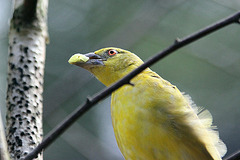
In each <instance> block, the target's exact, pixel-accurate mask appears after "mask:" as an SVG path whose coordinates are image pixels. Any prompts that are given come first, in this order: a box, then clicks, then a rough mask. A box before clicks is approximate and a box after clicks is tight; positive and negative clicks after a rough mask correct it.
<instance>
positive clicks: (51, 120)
mask: <svg viewBox="0 0 240 160" xmlns="http://www.w3.org/2000/svg"><path fill="white" fill-rule="evenodd" d="M12 3H13V1H6V0H0V6H1V7H0V8H1V9H0V105H1V112H2V114H3V115H5V97H6V96H5V95H6V75H7V44H8V27H9V24H8V21H9V20H10V18H11V15H12ZM239 9H240V1H239V0H228V1H226V0H201V1H199V0H148V1H145V0H131V1H122V0H68V1H65V0H50V2H49V19H48V25H49V35H50V44H49V45H48V46H47V56H46V68H45V91H44V132H45V134H46V133H48V132H49V131H50V130H51V129H52V128H53V127H54V126H55V125H57V124H58V123H59V122H60V121H61V120H62V119H63V118H64V117H66V116H67V115H68V114H69V113H70V112H72V111H73V110H74V109H75V108H76V107H77V106H78V105H79V104H81V103H83V102H84V101H85V99H86V97H87V96H88V95H93V94H94V93H96V92H98V91H99V90H101V89H102V88H104V86H103V85H102V84H101V83H100V82H98V80H96V79H95V78H94V77H93V76H92V75H91V74H90V73H88V72H87V71H85V70H83V69H81V68H77V67H76V66H71V65H69V64H68V63H67V60H68V59H69V57H70V56H71V55H72V54H74V53H77V52H80V53H86V52H90V51H95V50H97V49H99V48H102V47H108V46H115V47H120V48H125V49H128V50H130V51H132V52H134V53H136V54H137V55H139V56H140V57H141V58H142V59H143V60H146V59H147V58H148V57H150V56H152V55H154V54H155V53H157V52H159V51H161V50H162V49H164V48H166V47H167V46H169V45H170V44H172V43H173V41H174V39H175V38H176V37H180V38H181V37H184V36H186V35H188V34H190V33H192V32H195V31H197V30H198V29H200V28H203V27H205V26H207V25H209V24H211V23H213V22H215V21H217V20H219V19H221V18H224V17H226V16H228V15H230V14H232V13H234V12H236V11H238V10H239ZM239 42H240V26H239V25H237V24H235V25H231V26H228V27H226V28H224V29H222V30H220V31H218V32H216V33H214V34H211V35H209V36H207V37H205V38H203V39H201V40H199V41H197V42H195V43H193V44H191V45H189V46H187V47H185V48H183V49H181V50H179V51H177V52H176V53H173V54H172V55H170V56H168V57H166V58H165V59H163V60H162V61H160V62H158V63H157V64H156V65H154V66H152V67H151V68H152V69H153V70H154V71H156V72H157V73H159V74H160V75H161V76H162V77H163V78H165V79H167V80H169V81H170V82H171V83H173V84H175V85H177V86H178V88H179V89H180V90H181V91H184V92H186V93H187V94H189V95H191V97H192V99H193V100H194V101H195V103H196V104H197V105H199V106H204V107H205V108H207V109H208V110H209V111H210V112H211V113H212V115H213V119H214V124H215V125H217V126H218V130H219V132H220V137H221V138H222V140H223V141H224V142H225V143H226V145H227V147H228V153H227V155H229V154H231V153H233V152H234V151H236V150H238V149H240V145H239V141H240V136H239V133H240V125H239V121H240V98H239V96H240V43H239ZM4 117H5V116H4ZM44 157H45V159H51V160H65V159H68V160H76V159H81V160H85V159H91V160H112V159H114V160H122V159H123V157H122V155H121V153H120V151H119V150H118V147H117V145H116V141H115V138H114V134H113V129H112V125H111V115H110V97H109V98H107V99H105V100H103V101H102V102H101V103H99V104H98V105H97V106H96V107H94V108H93V109H91V111H90V112H88V113H87V114H86V115H84V116H83V117H82V118H81V119H79V120H78V121H77V123H75V124H74V125H73V126H72V127H71V128H70V129H69V130H68V131H67V132H65V133H64V134H63V135H62V136H61V137H60V138H59V139H57V141H55V143H54V144H52V145H51V146H50V147H49V148H47V149H46V151H45V152H44Z"/></svg>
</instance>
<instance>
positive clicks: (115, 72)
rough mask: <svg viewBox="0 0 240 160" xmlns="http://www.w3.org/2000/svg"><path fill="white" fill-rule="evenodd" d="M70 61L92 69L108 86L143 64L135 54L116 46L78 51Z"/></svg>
mask: <svg viewBox="0 0 240 160" xmlns="http://www.w3.org/2000/svg"><path fill="white" fill-rule="evenodd" d="M68 62H69V63H70V64H74V65H77V66H79V67H82V68H84V69H86V70H88V71H90V72H91V73H93V74H94V75H95V76H96V77H97V78H98V79H99V80H100V81H101V82H102V83H103V84H105V85H107V86H108V85H110V84H112V83H114V82H116V81H117V80H119V79H120V78H122V77H123V76H125V75H126V74H128V73H129V72H131V71H132V70H134V69H135V68H137V67H138V66H140V65H141V64H143V61H142V60H141V59H140V58H139V57H138V56H136V55H135V54H133V53H131V52H129V51H127V50H124V49H120V48H114V47H109V48H103V49H100V50H97V51H95V52H90V53H87V54H79V53H77V54H74V55H73V56H72V57H71V58H70V59H69V61H68Z"/></svg>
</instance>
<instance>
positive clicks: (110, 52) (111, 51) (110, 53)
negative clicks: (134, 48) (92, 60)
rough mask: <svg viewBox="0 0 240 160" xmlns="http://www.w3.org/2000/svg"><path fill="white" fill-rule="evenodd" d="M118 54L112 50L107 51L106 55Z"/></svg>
mask: <svg viewBox="0 0 240 160" xmlns="http://www.w3.org/2000/svg"><path fill="white" fill-rule="evenodd" d="M117 53H118V52H117V51H116V50H114V49H110V50H109V51H108V55H109V56H114V55H115V54H117Z"/></svg>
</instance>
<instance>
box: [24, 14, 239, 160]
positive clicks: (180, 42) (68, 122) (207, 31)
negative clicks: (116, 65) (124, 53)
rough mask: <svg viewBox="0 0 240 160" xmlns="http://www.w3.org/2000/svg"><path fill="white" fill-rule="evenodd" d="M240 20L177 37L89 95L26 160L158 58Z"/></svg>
mask: <svg viewBox="0 0 240 160" xmlns="http://www.w3.org/2000/svg"><path fill="white" fill-rule="evenodd" d="M239 20H240V12H237V13H235V14H234V15H231V16H229V17H227V18H224V19H222V20H220V21H219V22H216V23H214V24H212V25H210V26H208V27H206V28H204V29H202V30H200V31H198V32H196V33H194V34H191V35H189V36H187V37H185V38H183V39H182V40H181V39H177V40H176V41H175V43H174V44H172V45H171V46H170V47H168V48H167V49H165V50H163V51H162V52H160V53H159V54H157V55H155V56H153V57H152V58H150V59H149V60H147V61H146V62H145V63H144V64H143V65H141V66H139V67H138V68H137V69H135V70H134V71H132V72H131V73H129V74H128V75H126V76H125V77H124V78H122V79H121V80H119V81H118V82H116V83H114V84H113V85H111V86H110V87H108V88H105V89H103V90H102V91H100V92H99V93H98V94H96V95H95V96H93V98H90V97H88V98H87V101H86V102H85V103H84V104H82V105H80V106H79V107H78V108H77V109H76V110H75V111H74V112H72V113H71V114H70V115H69V116H67V117H66V118H65V119H64V120H63V121H62V122H61V123H60V124H59V125H57V126H56V127H55V128H54V129H53V130H52V131H51V132H50V133H48V134H47V135H46V137H45V138H44V139H43V141H42V143H41V144H39V145H38V146H37V147H36V148H35V149H34V150H33V151H32V152H31V153H29V154H28V155H27V156H26V157H25V159H24V160H31V159H33V158H34V157H35V156H36V155H37V154H38V153H40V152H41V151H42V150H43V149H46V148H47V147H48V146H49V145H50V144H51V143H52V142H53V141H54V140H55V139H56V138H57V137H59V136H60V135H61V134H62V133H63V132H64V131H65V130H66V129H67V128H68V127H70V126H71V125H72V124H73V123H74V122H75V121H76V120H77V119H78V118H79V117H80V116H82V115H83V114H84V113H86V112H87V111H88V110H89V109H90V108H92V107H93V105H95V104H96V103H98V102H99V101H101V100H103V99H104V98H106V97H107V96H109V95H110V94H111V93H112V92H113V91H115V90H116V89H118V88H120V87H121V86H123V85H124V84H129V82H130V80H131V79H132V78H133V77H134V76H136V75H137V74H139V73H141V72H142V71H143V70H144V69H146V68H147V67H149V66H151V65H153V64H154V63H156V62H157V61H158V60H160V59H162V58H164V57H165V56H167V55H169V54H170V53H172V52H174V51H176V50H177V49H179V48H182V47H183V46H186V45H188V44H190V43H192V42H194V41H196V40H198V39H200V38H202V37H204V36H206V35H208V34H210V33H212V32H214V31H217V30H219V29H221V28H223V27H225V26H227V25H229V24H232V23H239Z"/></svg>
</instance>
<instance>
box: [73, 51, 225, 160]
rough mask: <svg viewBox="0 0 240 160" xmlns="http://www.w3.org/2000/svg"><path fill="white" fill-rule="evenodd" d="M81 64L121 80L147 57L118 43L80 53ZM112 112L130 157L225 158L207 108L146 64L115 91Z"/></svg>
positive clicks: (105, 79)
mask: <svg viewBox="0 0 240 160" xmlns="http://www.w3.org/2000/svg"><path fill="white" fill-rule="evenodd" d="M69 63H70V64H74V65H77V66H80V67H82V68H84V69H86V70H88V71H90V72H91V73H92V74H94V75H95V76H96V78H97V79H98V80H99V81H101V82H102V83H103V84H105V85H106V86H109V85H111V84H112V83H114V82H116V81H118V80H119V79H121V78H122V77H124V76H125V75H127V74H128V73H130V72H131V71H133V70H134V69H136V68H137V67H138V66H140V65H141V64H143V61H142V60H141V59H140V58H139V57H138V56H136V55H135V54H133V53H131V52H129V51H127V50H123V49H119V48H114V47H110V48H103V49H100V50H98V51H95V52H91V53H87V54H84V55H83V54H75V55H73V56H72V57H71V58H70V59H69ZM111 115H112V124H113V128H114V133H115V137H116V140H117V143H118V146H119V148H120V150H121V152H122V154H123V156H124V157H125V159H126V160H158V159H159V160H168V159H169V160H213V159H214V160H220V159H221V157H222V156H223V155H224V154H225V153H226V146H225V144H224V143H223V142H222V141H221V140H220V139H219V136H218V132H217V131H214V130H213V127H212V117H211V114H210V113H209V112H208V111H207V110H202V109H199V108H198V107H196V105H195V104H194V103H193V102H192V101H191V99H190V97H189V96H187V95H184V94H183V93H181V92H180V91H179V90H178V89H177V87H176V86H174V85H172V84H171V83H169V82H168V81H166V80H164V79H163V78H161V77H160V76H159V75H158V74H157V73H155V72H153V71H152V70H151V69H149V68H147V69H145V70H144V71H142V72H141V73H140V74H138V75H137V76H136V77H134V78H133V79H132V80H131V85H124V86H122V87H120V88H119V89H118V90H116V91H114V92H113V93H112V96H111Z"/></svg>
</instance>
